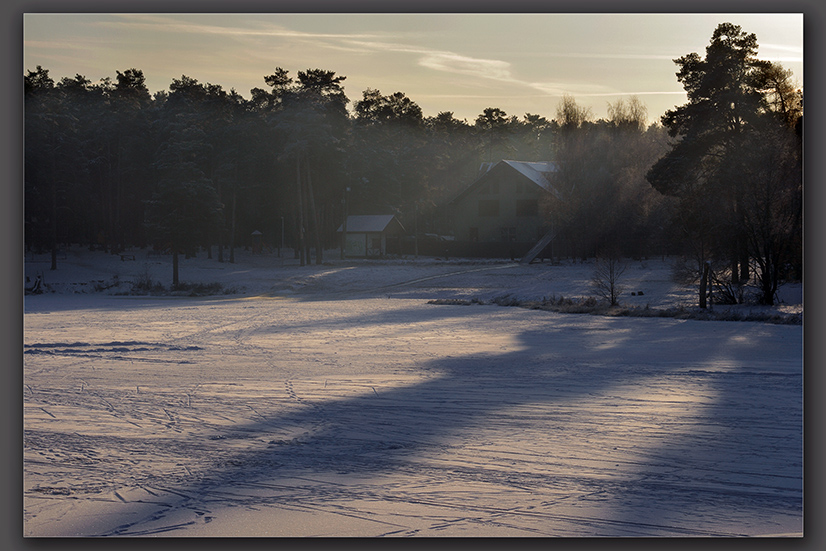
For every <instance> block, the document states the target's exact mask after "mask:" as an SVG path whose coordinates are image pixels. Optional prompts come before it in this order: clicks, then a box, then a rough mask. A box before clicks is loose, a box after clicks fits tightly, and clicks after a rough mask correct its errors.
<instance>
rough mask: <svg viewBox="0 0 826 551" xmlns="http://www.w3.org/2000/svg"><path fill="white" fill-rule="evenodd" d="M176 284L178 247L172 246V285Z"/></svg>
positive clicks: (175, 285)
mask: <svg viewBox="0 0 826 551" xmlns="http://www.w3.org/2000/svg"><path fill="white" fill-rule="evenodd" d="M177 286H178V247H177V246H175V245H173V246H172V287H177Z"/></svg>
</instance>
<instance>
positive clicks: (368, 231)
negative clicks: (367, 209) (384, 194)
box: [338, 214, 404, 258]
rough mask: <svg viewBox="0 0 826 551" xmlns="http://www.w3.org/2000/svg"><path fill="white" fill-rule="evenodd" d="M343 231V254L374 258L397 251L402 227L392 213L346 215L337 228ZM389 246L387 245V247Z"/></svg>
mask: <svg viewBox="0 0 826 551" xmlns="http://www.w3.org/2000/svg"><path fill="white" fill-rule="evenodd" d="M342 232H343V233H344V234H345V236H344V243H345V246H344V255H345V256H347V257H350V258H376V257H380V256H384V255H385V254H387V253H388V248H389V249H390V251H391V252H393V251H398V250H399V247H400V243H401V238H402V236H403V235H404V227H403V226H402V224H401V222H399V221H398V220H397V219H396V217H395V216H393V215H392V214H377V215H356V216H348V217H347V219H346V223H345V224H342V225H341V226H339V228H338V233H339V234H341V233H342ZM388 246H389V247H388Z"/></svg>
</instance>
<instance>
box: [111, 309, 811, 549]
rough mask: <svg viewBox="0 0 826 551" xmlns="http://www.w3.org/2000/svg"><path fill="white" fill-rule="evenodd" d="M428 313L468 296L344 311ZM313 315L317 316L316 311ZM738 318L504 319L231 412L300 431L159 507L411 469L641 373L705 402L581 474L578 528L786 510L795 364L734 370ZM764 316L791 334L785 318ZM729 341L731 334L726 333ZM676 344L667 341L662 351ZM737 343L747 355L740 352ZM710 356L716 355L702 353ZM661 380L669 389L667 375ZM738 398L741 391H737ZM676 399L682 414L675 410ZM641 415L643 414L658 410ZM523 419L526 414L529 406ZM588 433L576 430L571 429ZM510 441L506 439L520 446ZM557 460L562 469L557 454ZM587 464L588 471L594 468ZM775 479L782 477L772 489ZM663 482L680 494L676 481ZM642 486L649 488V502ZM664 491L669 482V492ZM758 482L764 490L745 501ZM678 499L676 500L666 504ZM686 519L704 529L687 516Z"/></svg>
mask: <svg viewBox="0 0 826 551" xmlns="http://www.w3.org/2000/svg"><path fill="white" fill-rule="evenodd" d="M437 312H438V313H437ZM440 315H441V316H446V317H448V316H449V317H457V318H462V317H464V316H467V317H468V318H471V317H473V316H475V315H476V312H475V311H471V310H469V309H466V307H440V308H439V309H434V311H432V312H431V311H428V312H425V313H423V312H421V311H418V312H417V313H416V315H415V316H412V315H411V313H410V312H398V311H390V312H383V313H374V314H370V315H368V316H364V315H361V316H357V317H353V318H352V319H349V320H346V321H345V322H346V323H359V324H375V325H392V324H395V323H405V324H416V323H418V322H421V321H425V320H426V319H432V317H433V316H440ZM417 316H418V317H417ZM342 322H343V321H342V319H330V320H327V321H325V322H322V323H329V324H331V325H340V324H341V323H342ZM709 323H712V324H714V331H713V333H712V332H709V331H708V326H707V325H706V326H703V324H709ZM313 327H315V328H318V327H319V326H318V325H317V324H315V323H314V324H313ZM744 327H748V328H752V327H759V326H758V325H757V324H733V323H728V324H727V323H720V322H677V321H674V320H653V319H651V320H633V321H632V320H627V319H609V318H603V319H587V320H586V319H585V318H583V317H577V316H568V317H565V316H555V317H552V318H549V321H547V322H545V323H542V325H541V327H539V328H537V329H536V330H530V331H523V332H521V333H519V334H518V335H516V339H517V341H518V346H515V347H512V349H511V350H509V351H507V352H504V353H498V354H497V353H491V354H475V355H458V354H457V357H453V358H443V359H438V360H434V361H432V362H429V363H428V364H427V365H426V366H424V370H425V371H426V372H427V373H428V375H429V376H428V377H427V378H426V379H424V380H423V381H421V382H418V383H415V384H412V385H408V386H402V387H394V388H389V389H380V391H378V390H375V389H373V391H372V392H365V393H363V394H359V395H358V396H355V397H352V398H346V399H337V400H313V401H308V402H307V403H306V405H304V406H302V407H299V408H294V409H293V410H292V411H291V412H290V413H287V414H285V415H280V416H278V417H276V418H268V419H266V421H262V422H261V423H251V424H250V425H249V426H248V427H235V429H236V430H248V431H256V430H261V429H262V426H263V425H268V426H276V425H284V426H298V427H306V428H307V429H308V431H307V433H306V434H307V435H306V436H304V437H302V438H299V439H297V440H293V441H273V442H271V443H270V446H269V447H268V448H267V449H265V450H261V451H256V452H249V453H242V454H238V455H237V456H236V457H234V458H233V460H232V461H227V462H225V463H224V465H223V466H222V467H221V468H219V469H217V470H215V471H213V472H209V473H206V475H205V476H204V477H203V479H202V480H201V481H200V482H198V483H195V484H193V485H191V486H189V487H183V488H177V490H178V491H179V492H180V493H181V494H182V495H184V496H186V498H185V499H183V500H182V501H181V502H180V503H178V504H177V505H176V507H173V508H170V509H169V510H168V512H167V513H163V515H166V516H171V515H172V512H173V511H178V512H180V511H181V510H184V509H192V508H198V507H200V508H202V509H203V508H205V507H208V506H206V505H204V503H205V502H206V501H210V500H211V499H214V496H215V495H216V491H218V489H219V488H227V487H236V488H249V487H253V486H255V485H257V484H259V485H262V486H261V487H262V488H268V487H269V488H272V484H273V481H274V480H276V481H277V480H278V479H279V477H280V476H282V474H281V473H283V476H285V477H289V478H293V477H295V476H296V473H302V472H303V473H306V474H307V475H310V474H312V475H318V474H319V473H327V474H333V475H336V476H337V477H346V476H348V475H351V474H357V475H358V476H359V477H371V476H372V477H377V476H383V475H391V476H392V474H393V473H394V472H398V471H400V470H404V471H407V472H415V470H416V469H417V468H418V467H417V465H418V464H417V462H416V461H415V459H416V458H417V457H419V456H421V455H422V454H429V455H431V456H433V455H434V454H435V455H439V454H448V453H450V450H451V448H452V446H453V445H454V444H455V443H456V442H460V441H461V440H462V439H463V438H466V437H467V436H466V435H467V434H472V435H478V434H485V433H486V432H485V431H490V430H492V432H491V433H490V434H491V435H492V437H493V438H495V437H496V434H500V435H501V434H505V432H506V431H518V430H520V428H519V426H518V425H519V423H517V424H516V426H510V425H509V424H510V423H513V421H514V419H516V420H519V419H520V417H519V416H518V414H517V415H516V417H515V416H514V414H513V413H512V412H513V411H514V410H519V408H524V407H528V406H530V407H532V408H536V410H535V411H539V412H540V413H539V415H540V417H541V418H542V419H545V420H546V421H548V420H551V421H554V422H555V423H556V424H552V425H549V427H548V431H549V432H550V431H554V430H559V431H562V432H564V431H565V430H566V429H565V428H564V424H565V422H566V421H565V419H570V418H572V417H577V418H581V417H582V416H588V415H591V413H592V412H591V411H590V410H589V408H592V407H593V406H594V404H597V405H601V406H605V404H606V403H608V407H610V404H611V403H613V402H611V400H610V399H613V398H612V396H613V395H614V394H616V393H622V392H625V393H626V394H627V393H628V389H633V388H639V389H642V390H643V391H645V390H646V389H647V388H648V386H649V385H651V384H654V385H655V386H657V388H656V389H654V390H656V391H657V392H660V393H661V398H662V396H668V395H669V393H670V392H671V393H675V392H676V393H679V392H680V388H681V385H683V386H684V385H693V386H694V387H698V388H699V387H702V392H700V391H697V392H699V393H700V394H701V395H702V396H704V397H705V402H704V403H703V404H700V405H699V406H698V407H700V408H701V409H702V410H703V411H702V412H699V413H698V412H696V411H694V412H693V414H692V415H693V416H692V417H691V418H688V419H686V418H678V419H674V418H673V413H670V412H668V411H662V412H660V415H662V416H663V419H662V420H661V421H662V423H664V424H665V425H667V424H668V422H674V423H678V424H679V425H680V426H679V429H680V430H679V431H677V434H674V438H668V435H667V434H666V435H662V434H661V433H658V436H657V437H656V438H653V437H652V438H648V439H646V438H642V440H639V442H642V444H643V445H644V446H643V447H644V449H642V450H638V452H639V453H638V459H637V461H635V462H633V463H632V464H629V465H627V466H624V467H621V468H619V469H614V470H613V471H611V472H613V473H614V474H613V475H610V476H603V477H601V478H600V477H594V478H593V479H589V481H588V483H589V484H595V483H597V484H598V485H599V488H597V490H596V491H592V492H591V493H592V494H600V495H603V496H608V501H607V502H606V504H605V506H604V507H603V508H602V509H600V510H601V511H602V512H603V513H604V515H603V518H602V519H601V521H602V522H603V524H599V523H597V524H594V522H593V519H584V520H583V522H584V523H585V525H586V526H585V528H584V530H586V531H588V530H590V531H591V535H612V534H613V535H616V534H622V533H628V534H640V533H642V534H647V535H651V534H656V533H658V531H660V532H661V531H667V528H665V526H666V525H670V526H672V527H673V526H674V525H675V522H678V520H679V518H682V519H685V518H691V515H692V514H693V513H694V512H696V513H697V515H699V517H698V518H700V517H701V516H702V515H703V514H709V512H711V511H713V510H715V507H725V506H726V505H727V504H730V503H734V504H736V505H737V506H742V507H743V508H744V509H743V510H744V511H746V512H744V513H743V514H744V515H747V514H748V512H747V510H748V508H749V507H750V506H753V507H755V508H758V509H763V508H772V507H778V506H779V507H781V508H785V509H789V510H792V511H793V510H794V509H795V507H796V506H798V504H799V501H800V500H799V497H800V495H799V492H800V490H799V484H800V482H799V478H800V477H799V473H800V470H801V469H800V466H799V464H800V460H801V457H800V456H801V453H800V444H801V441H802V436H801V434H800V433H798V432H795V429H796V428H797V427H798V423H799V421H800V419H799V413H800V412H799V408H798V407H797V406H798V405H799V403H800V399H801V395H802V388H801V377H800V374H799V373H789V372H788V370H783V369H778V370H776V371H772V373H774V374H773V375H769V376H765V374H763V375H760V374H756V373H752V374H749V372H748V370H744V369H743V368H742V366H740V364H742V363H743V360H742V359H741V355H740V352H741V351H742V350H746V348H745V346H746V345H747V344H748V343H745V344H744V343H742V342H741V341H739V340H738V335H740V334H741V333H742V329H743V328H744ZM297 328H298V326H297V325H296V324H293V325H291V324H286V325H285V326H282V327H277V328H276V327H275V326H273V327H272V328H271V330H278V331H292V330H296V329H297ZM266 330H268V329H266V328H265V329H262V331H266ZM777 330H779V331H788V334H789V335H795V334H796V333H795V332H794V329H793V328H780V329H777ZM758 337H759V335H755V337H754V338H758ZM701 339H702V340H701ZM687 340H688V341H691V342H694V341H696V345H694V346H692V345H689V346H686V341H687ZM737 342H740V343H741V344H740V345H737V346H735V345H733V343H737ZM738 346H739V348H738ZM457 352H458V353H459V354H460V351H457ZM675 353H676V354H679V356H678V357H675ZM799 354H800V353H799V352H796V351H795V352H793V354H792V357H791V358H790V360H789V361H790V362H792V364H794V362H796V361H797V360H798V356H797V355H799ZM745 357H746V359H747V360H748V359H749V356H748V354H746V355H745ZM726 359H728V360H726ZM721 360H722V361H723V365H724V366H725V369H722V370H720V369H716V368H714V366H717V365H719V362H720V361H721ZM755 360H757V359H755ZM726 361H728V363H725V362H726ZM760 361H764V360H760ZM761 365H762V364H761ZM727 377H734V379H729V378H727ZM664 381H665V382H664ZM778 381H780V383H778ZM775 383H777V384H775ZM662 385H665V387H666V388H665V389H663V388H662ZM669 385H671V388H673V390H669ZM744 385H752V386H751V387H749V388H746V387H745V386H744ZM683 390H684V388H683ZM778 394H779V395H778ZM623 396H624V395H623ZM695 398H696V396H695ZM624 399H625V398H623V400H624ZM606 400H608V401H607V402H606ZM749 400H756V401H759V402H761V403H762V404H761V407H758V406H757V405H755V404H747V402H748V401H749ZM614 402H616V400H614ZM746 405H749V407H744V406H746ZM580 406H581V407H580ZM677 411H678V414H680V413H679V412H684V411H686V410H684V409H682V410H680V409H678V410H677ZM651 415H653V416H654V417H656V416H657V412H652V414H651ZM606 420H607V421H608V422H615V423H623V413H622V412H620V413H618V414H614V415H612V416H608V417H603V418H595V419H594V421H593V422H594V423H602V422H605V421H606ZM709 420H713V422H714V423H715V426H716V427H717V429H718V430H719V433H718V434H707V433H703V430H704V428H707V425H706V423H707V422H708V421H709ZM770 420H772V421H770ZM525 422H526V423H528V425H530V420H529V419H527V418H526V419H525ZM589 422H590V421H589ZM767 423H774V424H775V425H776V426H777V427H778V429H777V431H776V432H775V431H771V430H763V429H766V428H767V427H766V424H767ZM648 426H649V425H646V424H645V423H642V424H640V423H639V422H637V421H634V422H630V424H629V426H628V427H627V434H626V436H625V437H627V438H631V437H632V436H633V432H634V430H635V429H636V430H641V431H645V430H647V428H646V427H648ZM554 427H557V428H554ZM761 427H762V428H761ZM660 429H662V426H660ZM532 430H535V427H534V429H532ZM594 430H596V431H597V433H598V432H599V431H603V432H610V431H611V430H614V429H613V428H612V427H604V426H602V427H600V426H596V428H595V429H594ZM665 430H666V431H667V427H666V429H665ZM497 431H505V432H497ZM701 433H703V434H701ZM589 435H590V433H589ZM589 435H586V434H585V433H583V432H582V431H579V432H577V431H573V432H571V433H570V434H569V435H568V436H570V437H571V438H583V437H585V436H589ZM597 436H599V435H597ZM609 442H610V443H613V444H614V445H615V446H616V443H617V442H620V443H621V442H622V436H620V437H619V438H614V439H607V440H605V443H609ZM578 445H579V449H589V448H587V447H586V448H582V445H581V443H580V444H578ZM593 446H594V450H593V451H595V452H598V454H601V455H602V456H603V458H602V460H603V462H604V463H605V464H606V465H607V464H608V463H612V464H613V463H614V462H615V461H624V460H625V459H624V458H623V459H621V458H619V457H618V456H617V455H616V454H613V453H612V452H611V451H610V450H605V449H602V448H600V443H599V442H597V443H595V444H594V445H593ZM772 447H773V448H774V449H775V450H776V451H775V452H773V453H770V454H768V456H767V457H764V460H763V461H762V462H759V461H758V462H756V463H755V465H756V467H755V468H754V469H752V468H751V467H749V468H746V467H743V468H734V469H730V470H728V471H727V470H726V469H725V468H724V467H721V465H722V464H724V463H726V462H741V463H742V461H743V460H744V458H747V457H753V456H755V455H759V454H761V453H763V454H765V453H766V450H767V449H769V448H772ZM615 449H616V447H615ZM513 453H515V454H517V455H518V454H519V453H520V450H513ZM785 454H789V457H786V456H785ZM710 456H713V457H714V465H712V466H710V465H709V462H708V461H707V460H706V459H707V458H708V457H710ZM686 464H689V466H688V467H687V469H688V470H690V471H692V472H687V471H686V472H685V473H684V474H678V475H675V474H669V473H668V471H671V472H672V473H673V472H676V471H680V469H686V467H685V465H686ZM790 464H791V466H789V465H790ZM448 469H450V467H448ZM715 469H716V470H715ZM779 470H780V471H782V473H781V475H780V476H781V477H785V478H783V482H781V483H776V480H777V479H776V478H772V477H776V476H777V473H778V471H779ZM546 471H547V469H546ZM563 474H565V475H566V476H569V475H570V469H568V470H566V471H565V473H563ZM548 476H550V475H548ZM708 476H715V477H717V481H716V486H715V485H708V484H707V485H706V487H705V488H704V489H699V488H697V487H696V486H695V487H692V485H696V484H698V483H699V482H702V481H703V480H707V477H708ZM737 477H741V478H747V479H748V481H747V484H748V485H749V488H747V489H746V490H745V491H742V488H743V485H742V480H736V478H737ZM598 479H599V480H601V481H600V482H595V480H598ZM523 483H524V481H523ZM533 483H534V484H537V485H539V486H542V485H543V484H547V481H543V479H542V476H539V477H535V479H534V480H533ZM681 485H682V486H681ZM331 488H332V487H331ZM772 488H775V489H777V488H779V490H777V491H772ZM328 490H329V492H330V493H331V494H332V495H338V497H341V496H346V491H344V490H341V491H339V490H336V489H335V488H332V489H328ZM675 492H676V494H678V495H676V496H675ZM210 496H211V497H210ZM651 496H655V497H654V501H655V503H653V504H652V503H651V499H652V497H651ZM669 496H675V497H674V501H673V503H671V504H669V499H670V498H669ZM760 496H762V498H761V497H760ZM763 498H765V499H764V502H761V503H757V504H756V501H760V500H761V499H763ZM710 501H713V502H714V503H713V507H710V506H709V502H710ZM646 503H647V505H646ZM548 506H549V507H550V505H548ZM598 506H599V504H595V507H598ZM678 513H679V514H681V515H683V516H682V517H679V514H678ZM163 515H162V516H163ZM686 515H687V517H686ZM162 516H161V517H158V516H155V517H153V519H152V525H153V528H151V529H149V531H147V530H145V529H144V528H142V524H141V522H142V521H137V522H132V523H128V524H125V525H120V526H113V527H112V529H111V530H110V531H108V532H105V534H104V535H147V534H153V533H162V532H163V529H159V528H157V526H158V525H159V524H161V525H162V524H163V522H162ZM159 519H161V520H159ZM675 519H677V520H675ZM144 520H145V519H144ZM569 521H570V519H569ZM549 531H550V532H552V531H553V530H549ZM676 533H679V530H677V532H676ZM720 533H725V532H724V531H723V530H721V531H720ZM693 534H695V535H696V534H703V532H702V530H701V529H699V530H697V531H695V532H693Z"/></svg>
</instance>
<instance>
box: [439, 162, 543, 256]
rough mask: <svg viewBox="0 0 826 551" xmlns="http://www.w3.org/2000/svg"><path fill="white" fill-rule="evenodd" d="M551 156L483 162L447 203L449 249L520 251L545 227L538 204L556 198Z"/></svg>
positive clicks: (459, 252) (497, 252)
mask: <svg viewBox="0 0 826 551" xmlns="http://www.w3.org/2000/svg"><path fill="white" fill-rule="evenodd" d="M557 170H558V168H557V165H556V164H555V163H553V162H547V161H543V162H527V161H508V160H503V161H499V162H496V163H483V164H482V166H481V168H480V175H479V177H478V178H477V179H476V180H474V181H473V182H472V183H471V184H470V185H469V186H468V187H467V188H465V189H464V190H463V191H462V192H461V193H460V194H459V195H458V196H457V197H456V198H454V199H453V200H452V201H451V202H450V203H449V204H448V207H449V209H450V213H451V217H452V221H453V232H454V236H455V241H456V245H455V246H454V249H455V250H454V251H453V254H455V255H457V256H458V255H462V256H464V255H467V256H490V257H504V256H511V257H512V258H513V257H514V256H522V255H523V254H525V253H526V252H527V251H528V250H529V249H531V247H533V246H534V245H535V244H536V243H537V241H539V240H540V239H542V237H543V236H545V235H546V234H547V232H548V231H549V229H550V228H549V227H548V222H547V220H546V219H545V218H544V217H543V216H542V212H541V209H540V204H541V202H542V201H543V200H545V199H546V198H547V197H548V196H551V197H556V198H559V193H558V192H557V190H556V189H555V188H554V187H553V185H552V184H551V177H552V176H551V175H552V174H553V173H554V172H556V171H557Z"/></svg>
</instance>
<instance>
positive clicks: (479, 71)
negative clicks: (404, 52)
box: [418, 52, 516, 82]
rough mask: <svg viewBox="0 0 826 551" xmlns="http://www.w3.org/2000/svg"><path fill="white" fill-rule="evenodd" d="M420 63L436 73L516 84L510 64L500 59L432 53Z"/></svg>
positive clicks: (420, 60) (425, 56)
mask: <svg viewBox="0 0 826 551" xmlns="http://www.w3.org/2000/svg"><path fill="white" fill-rule="evenodd" d="M418 63H419V65H421V66H422V67H427V68H428V69H433V70H434V71H444V72H448V73H456V74H461V75H471V76H476V77H479V78H484V79H491V80H501V81H509V82H516V81H515V79H514V78H513V76H512V75H511V72H510V63H508V62H506V61H501V60H498V59H479V58H473V57H468V56H463V55H459V54H454V53H452V52H430V53H427V54H425V55H424V56H422V57H421V58H419V62H418Z"/></svg>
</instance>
